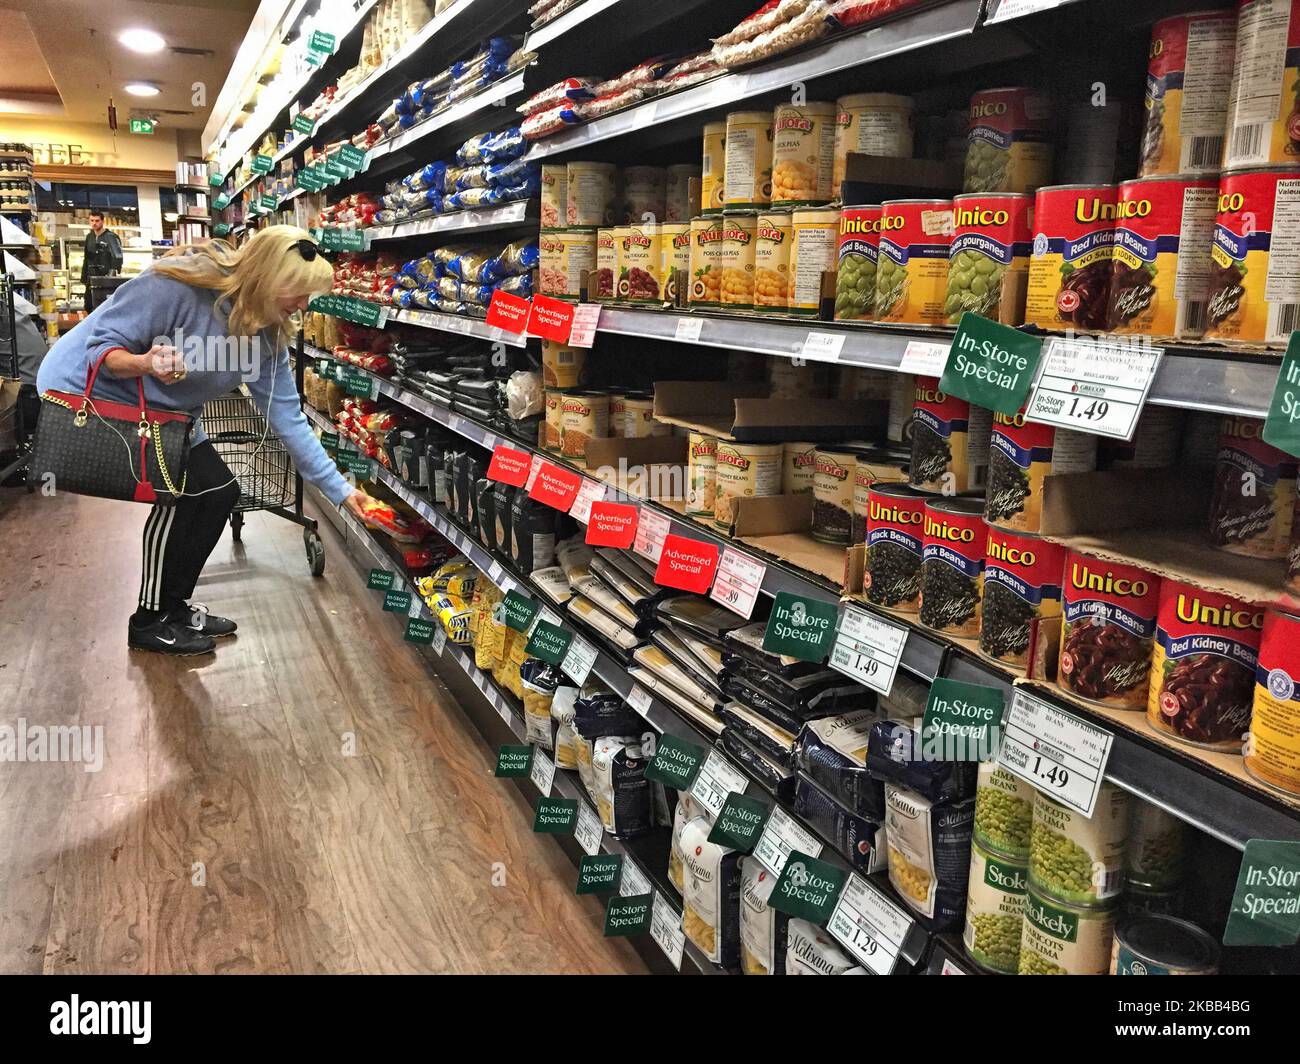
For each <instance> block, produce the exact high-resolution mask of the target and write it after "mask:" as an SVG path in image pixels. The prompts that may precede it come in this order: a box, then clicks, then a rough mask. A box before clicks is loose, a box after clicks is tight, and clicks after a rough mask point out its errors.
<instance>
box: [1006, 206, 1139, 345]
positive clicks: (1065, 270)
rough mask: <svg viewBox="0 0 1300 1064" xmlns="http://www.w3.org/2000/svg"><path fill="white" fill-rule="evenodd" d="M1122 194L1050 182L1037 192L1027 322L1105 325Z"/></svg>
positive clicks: (1060, 325) (1057, 325) (1090, 327)
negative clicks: (1118, 199) (1117, 203)
mask: <svg viewBox="0 0 1300 1064" xmlns="http://www.w3.org/2000/svg"><path fill="white" fill-rule="evenodd" d="M1117 195H1118V191H1117V190H1116V188H1115V186H1114V185H1050V186H1048V187H1046V188H1040V189H1039V190H1038V192H1037V193H1036V194H1035V195H1034V242H1033V249H1032V254H1031V257H1030V259H1029V288H1028V290H1027V292H1026V297H1025V324H1026V325H1036V326H1038V327H1039V328H1040V329H1068V328H1075V329H1086V330H1095V331H1100V330H1103V329H1105V328H1106V322H1107V319H1108V315H1109V313H1110V273H1111V248H1112V245H1113V244H1114V242H1115V197H1116V196H1117Z"/></svg>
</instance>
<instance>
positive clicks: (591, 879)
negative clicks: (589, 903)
mask: <svg viewBox="0 0 1300 1064" xmlns="http://www.w3.org/2000/svg"><path fill="white" fill-rule="evenodd" d="M622 870H623V855H622V854H621V853H598V854H593V855H591V856H587V857H583V859H582V861H581V863H580V864H579V865H578V886H577V889H576V890H575V891H574V893H575V894H613V893H614V891H616V890H617V889H618V876H619V873H620V872H621V871H622Z"/></svg>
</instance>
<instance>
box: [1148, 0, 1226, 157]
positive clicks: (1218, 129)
mask: <svg viewBox="0 0 1300 1064" xmlns="http://www.w3.org/2000/svg"><path fill="white" fill-rule="evenodd" d="M1236 36H1237V18H1236V16H1235V15H1234V14H1233V13H1232V12H1230V11H1198V12H1195V13H1194V14H1191V15H1175V16H1173V17H1172V18H1166V19H1161V20H1160V21H1159V22H1157V23H1156V24H1155V25H1154V26H1152V27H1151V56H1150V59H1149V61H1148V63H1147V96H1146V106H1147V120H1146V132H1145V133H1144V134H1143V137H1142V166H1141V169H1140V170H1139V174H1140V175H1141V176H1142V177H1155V176H1156V175H1158V174H1214V173H1217V172H1218V169H1219V164H1220V162H1221V161H1222V159H1223V131H1224V129H1226V128H1227V117H1228V93H1229V91H1230V89H1231V86H1232V55H1233V42H1234V41H1235V39H1236Z"/></svg>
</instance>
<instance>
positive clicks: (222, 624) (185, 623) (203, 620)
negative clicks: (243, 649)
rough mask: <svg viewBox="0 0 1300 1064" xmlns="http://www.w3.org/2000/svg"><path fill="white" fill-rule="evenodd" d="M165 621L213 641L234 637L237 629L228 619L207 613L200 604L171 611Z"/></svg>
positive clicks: (204, 607) (196, 603) (205, 608)
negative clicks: (198, 633)
mask: <svg viewBox="0 0 1300 1064" xmlns="http://www.w3.org/2000/svg"><path fill="white" fill-rule="evenodd" d="M167 620H169V621H171V623H172V624H174V625H176V626H178V627H181V628H185V629H188V630H189V631H191V632H201V633H202V634H203V635H206V636H209V637H211V638H213V639H222V638H224V637H225V636H228V635H234V634H235V632H236V631H237V630H238V629H239V625H237V624H236V623H235V622H234V621H232V620H231V619H230V618H229V617H218V616H217V615H216V614H215V613H209V612H208V608H207V606H205V605H203V603H201V602H195V603H194V604H193V605H190V606H182V607H180V609H175V610H172V611H171V613H169V614H167Z"/></svg>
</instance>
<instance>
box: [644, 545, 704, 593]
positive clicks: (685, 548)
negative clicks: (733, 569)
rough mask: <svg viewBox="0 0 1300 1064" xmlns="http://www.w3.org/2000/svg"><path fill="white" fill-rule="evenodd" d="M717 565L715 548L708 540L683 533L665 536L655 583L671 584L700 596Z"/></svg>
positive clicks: (661, 584) (662, 585) (665, 585)
mask: <svg viewBox="0 0 1300 1064" xmlns="http://www.w3.org/2000/svg"><path fill="white" fill-rule="evenodd" d="M717 567H718V548H717V547H716V546H714V545H713V544H712V543H703V542H701V541H700V540H698V539H687V538H686V537H685V536H668V537H667V538H665V539H664V549H663V553H661V554H660V555H659V568H658V569H656V570H655V583H656V584H658V585H659V586H660V587H675V588H678V589H680V590H682V591H694V592H695V593H696V594H697V595H702V594H704V593H705V592H706V591H708V590H709V587H710V586H711V585H712V583H713V573H714V570H716V569H717Z"/></svg>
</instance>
